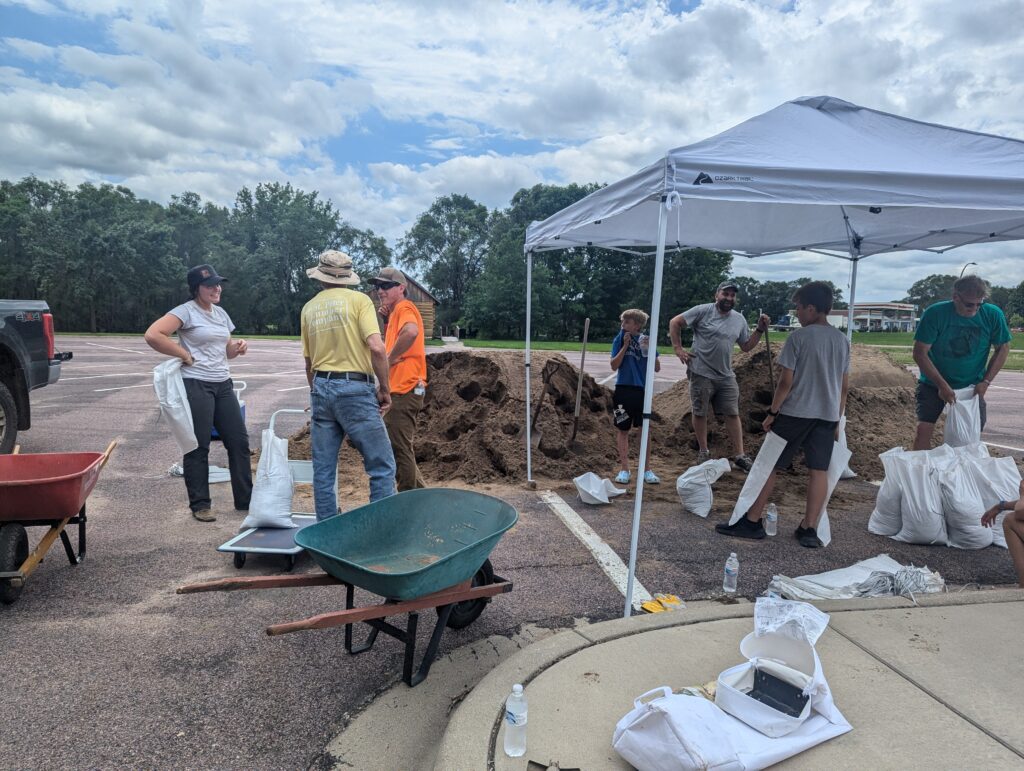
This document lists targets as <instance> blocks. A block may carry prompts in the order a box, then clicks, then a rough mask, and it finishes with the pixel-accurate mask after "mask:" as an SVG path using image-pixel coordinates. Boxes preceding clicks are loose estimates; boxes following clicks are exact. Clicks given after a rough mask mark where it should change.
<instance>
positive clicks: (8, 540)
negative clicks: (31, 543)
mask: <svg viewBox="0 0 1024 771" xmlns="http://www.w3.org/2000/svg"><path fill="white" fill-rule="evenodd" d="M27 559H28V533H26V532H25V528H23V527H22V526H21V525H4V526H3V527H2V528H0V573H7V572H13V571H15V570H17V569H18V568H20V567H21V565H22V563H23V562H24V561H25V560H27ZM23 588H24V584H23V583H19V585H18V586H15V585H14V583H13V582H12V581H11V580H10V579H8V578H4V579H0V602H2V603H3V604H4V605H10V604H11V603H12V602H14V601H15V600H17V599H18V598H19V597H20V596H21V590H22V589H23Z"/></svg>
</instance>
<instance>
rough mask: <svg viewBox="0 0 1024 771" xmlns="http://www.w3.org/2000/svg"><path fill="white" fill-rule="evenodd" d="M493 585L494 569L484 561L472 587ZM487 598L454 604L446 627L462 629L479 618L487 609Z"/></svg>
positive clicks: (489, 563)
mask: <svg viewBox="0 0 1024 771" xmlns="http://www.w3.org/2000/svg"><path fill="white" fill-rule="evenodd" d="M493 583H494V568H492V567H491V561H490V560H486V561H485V562H484V564H483V565H481V566H480V569H479V570H478V571H476V575H474V576H473V586H487V584H493ZM487 603H488V598H487V597H481V598H480V599H478V600H466V601H465V602H457V603H455V607H453V608H452V612H451V615H450V616H448V627H449V628H450V629H464V628H466V627H467V626H469V625H470V624H472V623H473V622H474V621H476V620H477V618H479V616H480V614H481V613H483V612H484V608H486V607H487Z"/></svg>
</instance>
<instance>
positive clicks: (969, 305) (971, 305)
mask: <svg viewBox="0 0 1024 771" xmlns="http://www.w3.org/2000/svg"><path fill="white" fill-rule="evenodd" d="M957 298H958V299H959V300H960V302H961V304H962V305H963V306H964V307H965V308H972V309H973V308H980V307H981V306H982V305H984V304H985V298H984V297H982V298H981V299H980V300H979V301H978V302H976V303H969V302H967V300H965V299H964V298H963V296H962V295H961V294H959V293H957Z"/></svg>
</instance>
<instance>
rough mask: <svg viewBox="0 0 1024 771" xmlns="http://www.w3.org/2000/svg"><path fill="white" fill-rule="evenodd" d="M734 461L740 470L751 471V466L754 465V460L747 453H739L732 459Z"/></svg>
mask: <svg viewBox="0 0 1024 771" xmlns="http://www.w3.org/2000/svg"><path fill="white" fill-rule="evenodd" d="M732 462H733V465H735V466H736V468H738V469H739V470H740V471H750V469H751V467H752V466H753V465H754V461H753V460H752V459H751V457H750V456H749V455H747V454H746V453H743V455H737V456H736V457H735V458H733V459H732Z"/></svg>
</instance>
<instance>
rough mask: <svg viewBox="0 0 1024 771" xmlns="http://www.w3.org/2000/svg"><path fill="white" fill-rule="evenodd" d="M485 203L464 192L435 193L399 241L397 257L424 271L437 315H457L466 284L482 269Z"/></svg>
mask: <svg viewBox="0 0 1024 771" xmlns="http://www.w3.org/2000/svg"><path fill="white" fill-rule="evenodd" d="M487 218H488V213H487V207H486V206H484V205H483V204H481V203H477V202H476V201H474V200H473V199H472V198H470V197H469V196H466V195H458V194H456V195H448V196H444V197H442V198H438V199H437V200H436V201H434V203H433V204H431V206H430V208H429V209H428V210H427V211H425V212H424V213H423V214H421V215H420V216H419V217H418V218H417V219H416V222H415V223H414V224H413V226H412V228H411V229H410V230H409V232H408V233H406V234H405V237H404V238H402V240H401V241H400V242H399V244H398V248H399V251H400V253H401V257H402V261H403V262H404V263H405V264H406V265H409V266H411V267H412V268H414V269H416V270H418V271H420V272H421V274H422V275H423V278H424V281H425V282H426V284H427V287H428V288H429V289H430V291H431V292H432V293H433V294H434V296H435V297H437V299H438V300H439V302H440V305H439V307H438V310H437V320H438V323H439V324H441V325H448V324H452V323H454V322H456V321H458V320H459V319H460V318H462V315H463V312H464V309H465V304H466V298H467V295H468V294H469V290H470V288H471V287H472V285H473V282H474V281H475V280H476V277H477V276H479V275H480V272H481V271H482V270H483V262H484V254H485V253H486V249H487Z"/></svg>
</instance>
